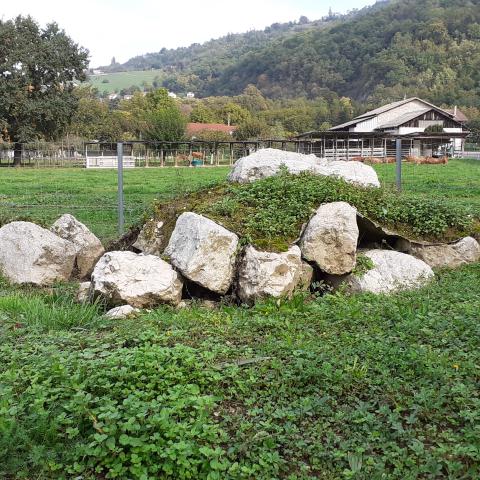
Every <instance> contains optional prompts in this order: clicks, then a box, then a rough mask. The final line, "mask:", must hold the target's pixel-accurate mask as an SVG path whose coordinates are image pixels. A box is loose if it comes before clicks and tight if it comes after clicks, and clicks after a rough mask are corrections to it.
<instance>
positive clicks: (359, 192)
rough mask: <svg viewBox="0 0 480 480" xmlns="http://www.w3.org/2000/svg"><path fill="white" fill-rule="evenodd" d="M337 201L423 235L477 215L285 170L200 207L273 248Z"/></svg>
mask: <svg viewBox="0 0 480 480" xmlns="http://www.w3.org/2000/svg"><path fill="white" fill-rule="evenodd" d="M336 201H345V202H348V203H350V204H351V205H353V206H355V207H356V208H357V209H358V210H359V212H360V213H362V214H364V215H365V216H367V217H369V218H371V219H372V220H375V221H378V222H380V223H382V224H383V225H386V226H390V227H393V228H396V229H399V230H400V231H401V232H403V233H405V234H409V235H413V236H415V237H424V238H442V237H445V236H449V234H450V235H451V234H452V232H454V236H455V235H456V236H458V235H460V234H462V233H465V232H468V231H469V230H472V229H473V228H474V222H475V217H477V218H478V215H479V212H478V211H477V212H474V210H473V209H471V208H467V207H461V206H455V205H452V204H451V203H450V202H448V201H444V200H441V199H431V198H421V197H416V196H413V197H412V196H402V195H398V194H397V193H393V192H390V191H388V190H384V189H372V188H359V187H357V186H354V185H351V184H349V183H346V182H345V181H343V180H339V179H335V178H332V177H321V176H315V175H312V174H309V173H302V174H301V175H291V174H289V173H288V172H286V171H282V172H281V173H280V174H279V175H277V176H275V177H270V178H267V179H264V180H260V181H257V182H254V183H250V184H245V185H230V186H228V187H227V190H226V192H225V193H224V195H223V197H222V198H221V199H220V200H218V201H217V202H215V203H213V204H211V203H209V204H208V205H207V206H205V207H202V206H201V207H199V208H200V211H202V212H204V213H206V214H207V215H211V216H212V217H213V218H215V219H216V220H218V221H220V222H221V223H222V224H224V225H227V226H229V227H230V228H232V229H233V230H234V231H236V232H238V233H240V234H241V235H242V236H245V237H246V238H247V239H249V240H250V241H252V242H253V243H256V244H257V245H259V246H265V247H268V246H270V247H272V246H275V245H279V244H278V242H279V241H280V239H283V240H284V242H286V243H285V246H286V245H288V243H290V242H291V241H293V240H294V239H295V238H296V237H297V236H298V232H299V231H300V227H301V225H302V224H303V223H305V222H306V221H308V219H309V218H310V216H311V215H312V214H313V213H314V211H315V210H316V209H317V208H318V207H319V206H320V205H321V204H322V203H328V202H336Z"/></svg>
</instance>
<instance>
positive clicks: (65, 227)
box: [50, 213, 105, 278]
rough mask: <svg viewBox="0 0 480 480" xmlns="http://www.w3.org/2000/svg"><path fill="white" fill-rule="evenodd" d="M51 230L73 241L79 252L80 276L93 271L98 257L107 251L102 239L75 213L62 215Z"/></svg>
mask: <svg viewBox="0 0 480 480" xmlns="http://www.w3.org/2000/svg"><path fill="white" fill-rule="evenodd" d="M50 230H51V231H52V232H53V233H54V234H55V235H58V236H59V237H61V238H63V239H64V240H68V241H69V242H72V244H73V245H74V247H75V250H76V252H77V268H78V276H79V277H80V278H85V277H87V276H88V275H90V273H92V270H93V267H94V266H95V264H96V263H97V261H98V259H99V258H100V257H101V256H102V255H103V254H104V253H105V249H104V248H103V245H102V243H101V242H100V240H99V239H98V238H97V237H96V236H95V235H94V234H93V233H92V232H91V231H90V230H89V229H88V228H87V226H86V225H84V224H83V223H82V222H79V221H78V220H77V219H76V218H75V217H74V216H73V215H70V214H68V213H67V214H65V215H62V216H61V217H60V218H59V219H58V220H57V221H56V222H55V223H54V224H53V225H52V226H51V228H50Z"/></svg>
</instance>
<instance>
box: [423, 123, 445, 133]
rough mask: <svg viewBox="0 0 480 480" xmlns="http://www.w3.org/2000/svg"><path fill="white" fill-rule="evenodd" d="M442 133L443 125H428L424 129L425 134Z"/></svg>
mask: <svg viewBox="0 0 480 480" xmlns="http://www.w3.org/2000/svg"><path fill="white" fill-rule="evenodd" d="M442 132H443V125H429V126H428V127H427V128H426V129H425V133H442Z"/></svg>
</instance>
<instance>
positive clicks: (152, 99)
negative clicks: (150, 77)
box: [143, 88, 186, 142]
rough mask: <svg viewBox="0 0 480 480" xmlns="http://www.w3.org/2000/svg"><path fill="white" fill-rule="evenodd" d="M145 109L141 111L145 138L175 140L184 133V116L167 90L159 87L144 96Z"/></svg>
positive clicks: (179, 138)
mask: <svg viewBox="0 0 480 480" xmlns="http://www.w3.org/2000/svg"><path fill="white" fill-rule="evenodd" d="M146 107H147V109H146V111H145V112H143V114H144V120H145V124H146V128H145V131H144V134H143V137H144V139H145V140H155V141H166V142H175V141H179V140H181V139H182V138H183V137H184V135H185V125H186V122H185V118H184V117H183V115H182V114H181V112H180V110H179V108H178V106H177V104H176V103H175V101H174V100H173V99H172V98H170V97H169V96H168V91H167V90H166V89H164V88H160V89H158V90H155V91H153V92H150V93H148V94H147V96H146Z"/></svg>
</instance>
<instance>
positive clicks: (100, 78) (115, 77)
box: [88, 70, 163, 93]
mask: <svg viewBox="0 0 480 480" xmlns="http://www.w3.org/2000/svg"><path fill="white" fill-rule="evenodd" d="M162 76H163V72H162V70H138V71H132V72H117V73H109V74H106V75H90V77H89V79H88V83H89V84H90V85H92V86H93V87H95V88H97V89H98V91H99V92H100V93H102V92H108V93H113V92H115V91H117V92H119V91H120V90H122V89H123V88H128V87H132V86H134V85H135V86H137V87H141V86H142V83H143V82H147V83H150V84H151V83H152V82H153V81H154V80H155V77H160V78H162ZM104 80H108V82H107V83H104Z"/></svg>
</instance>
